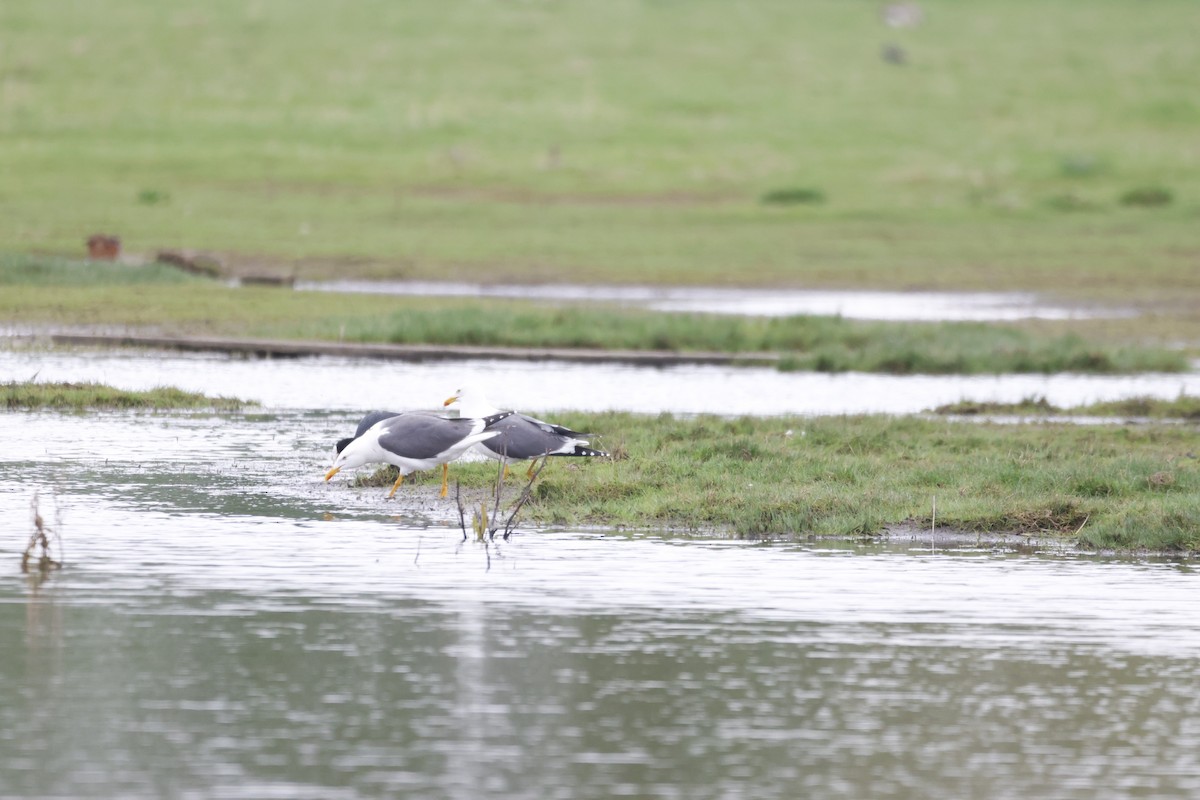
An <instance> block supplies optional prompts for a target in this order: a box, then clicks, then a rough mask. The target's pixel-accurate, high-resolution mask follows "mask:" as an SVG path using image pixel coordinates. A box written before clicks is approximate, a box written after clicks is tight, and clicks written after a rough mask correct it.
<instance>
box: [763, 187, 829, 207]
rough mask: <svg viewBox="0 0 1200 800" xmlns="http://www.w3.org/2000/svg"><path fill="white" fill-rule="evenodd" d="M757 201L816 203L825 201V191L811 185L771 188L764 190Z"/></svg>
mask: <svg viewBox="0 0 1200 800" xmlns="http://www.w3.org/2000/svg"><path fill="white" fill-rule="evenodd" d="M759 202H760V203H762V204H763V205H768V206H800V205H816V204H819V203H824V202H825V193H824V192H822V191H821V190H820V189H813V188H811V187H795V188H790V189H772V190H771V191H769V192H764V193H763V195H762V197H760V198H759Z"/></svg>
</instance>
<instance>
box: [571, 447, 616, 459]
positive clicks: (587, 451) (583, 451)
mask: <svg viewBox="0 0 1200 800" xmlns="http://www.w3.org/2000/svg"><path fill="white" fill-rule="evenodd" d="M563 455H567V456H603V457H606V458H607V457H608V453H606V452H604V451H603V450H593V449H592V448H590V447H584V446H583V445H581V444H577V445H575V450H574V451H573V452H571V453H563Z"/></svg>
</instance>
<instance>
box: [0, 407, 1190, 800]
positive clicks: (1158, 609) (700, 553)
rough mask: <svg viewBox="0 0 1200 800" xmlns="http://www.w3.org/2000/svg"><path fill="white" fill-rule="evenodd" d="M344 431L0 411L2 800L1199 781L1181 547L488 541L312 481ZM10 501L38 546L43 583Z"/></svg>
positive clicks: (805, 792)
mask: <svg viewBox="0 0 1200 800" xmlns="http://www.w3.org/2000/svg"><path fill="white" fill-rule="evenodd" d="M355 417H356V415H355V414H352V413H340V414H338V413H334V414H328V413H323V412H314V411H299V410H288V409H279V410H274V411H269V412H265V413H262V414H252V415H232V416H225V417H221V416H212V415H207V414H193V415H179V414H172V415H156V414H142V415H139V414H130V413H108V414H98V415H88V416H75V415H60V414H50V413H11V412H9V413H0V441H4V442H5V443H6V448H5V457H4V459H3V461H2V462H0V518H2V519H4V520H5V525H4V533H3V534H2V535H0V691H2V693H3V697H4V698H5V700H4V703H2V704H0V797H23V798H41V797H126V798H141V797H147V798H160V797H206V798H209V797H215V798H262V797H288V798H359V797H379V796H414V797H434V798H437V797H447V798H459V797H461V798H476V797H504V798H543V797H551V798H554V797H562V798H609V797H614V796H617V797H620V796H627V797H638V798H643V797H654V798H683V797H686V798H767V799H768V800H769V799H770V798H793V797H804V796H813V797H823V798H824V797H829V798H863V797H872V798H916V797H922V798H924V797H979V798H1010V797H1011V798H1029V797H1054V798H1081V799H1082V798H1088V799H1089V800H1091V799H1092V798H1124V797H1164V798H1165V797H1192V796H1196V793H1197V792H1198V791H1200V759H1198V756H1197V753H1200V722H1198V720H1200V697H1198V696H1197V693H1196V691H1195V687H1196V685H1197V679H1198V678H1200V583H1198V578H1197V576H1196V574H1195V573H1194V570H1193V568H1192V567H1191V566H1190V565H1186V564H1174V563H1169V562H1153V561H1146V562H1139V561H1133V560H1103V559H1095V558H1084V557H1079V556H1071V555H1063V554H1061V553H1059V554H1054V553H1043V554H1038V553H1036V552H1034V553H1033V554H1023V555H1016V554H1013V553H1009V552H1002V551H991V550H986V549H971V550H958V551H945V550H931V548H930V547H929V545H928V544H927V543H923V542H920V541H915V542H911V543H905V544H901V545H896V546H882V545H874V546H871V545H836V546H835V545H825V544H819V543H809V544H761V543H758V544H756V543H746V542H737V541H722V540H693V539H685V538H672V537H670V536H662V535H659V536H654V535H626V534H618V533H612V532H598V531H555V532H539V533H532V532H525V533H520V534H518V535H516V536H515V537H513V539H511V540H510V541H508V542H497V543H495V544H492V545H489V546H487V547H486V549H485V547H484V546H483V545H480V544H478V543H476V542H474V541H469V542H463V540H462V535H461V533H460V532H459V530H458V527H457V514H456V512H455V511H454V509H453V507H452V505H453V504H452V503H448V502H446V501H440V500H429V501H423V502H416V503H413V502H406V503H402V504H397V503H395V502H388V501H386V500H384V498H383V495H384V490H382V489H372V490H362V491H359V490H353V489H350V488H348V487H347V484H346V483H345V482H343V481H342V480H341V479H340V478H339V479H335V481H334V482H332V483H330V484H326V483H324V482H323V481H322V479H321V473H322V471H323V469H324V467H325V466H326V464H327V462H328V459H329V457H330V455H331V447H330V445H331V442H332V441H333V440H334V439H335V438H336V437H337V436H339V435H342V434H343V432H344V431H345V430H346V429H347V428H349V427H352V426H353V424H354V421H355ZM404 488H406V487H402V491H403V489H404ZM35 491H37V492H40V499H39V508H40V510H41V512H42V514H43V515H44V516H45V517H46V519H47V520H48V521H49V522H50V523H51V524H52V525H54V526H56V527H57V528H58V529H59V530H60V531H61V533H62V538H63V544H64V555H65V559H66V561H67V568H66V569H65V570H63V571H62V572H60V573H57V574H53V575H52V576H50V577H49V579H48V580H46V581H45V582H43V583H37V582H33V581H31V580H29V579H27V578H26V577H24V576H22V575H21V574H20V573H19V572H18V570H17V564H18V563H19V554H20V550H21V549H22V547H23V546H24V539H25V537H26V536H27V535H28V532H29V531H30V530H31V529H32V525H31V523H30V522H29V519H30V503H31V501H32V498H33V495H34V492H35ZM5 564H7V565H8V566H7V567H4V566H3V565H5Z"/></svg>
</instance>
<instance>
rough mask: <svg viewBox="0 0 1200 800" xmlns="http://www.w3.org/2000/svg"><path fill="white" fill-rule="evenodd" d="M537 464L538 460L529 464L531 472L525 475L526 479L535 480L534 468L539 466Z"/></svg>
mask: <svg viewBox="0 0 1200 800" xmlns="http://www.w3.org/2000/svg"><path fill="white" fill-rule="evenodd" d="M537 462H538V460H537V459H536V458H535V459H534V460H533V461H530V462H529V471H528V472H526V473H525V477H526V478H529V479H530V480H533V468H534V467H536V466H537Z"/></svg>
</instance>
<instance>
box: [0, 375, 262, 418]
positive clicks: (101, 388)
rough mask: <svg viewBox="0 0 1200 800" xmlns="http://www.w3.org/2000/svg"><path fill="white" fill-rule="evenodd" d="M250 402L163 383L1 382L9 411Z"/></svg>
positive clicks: (0, 396) (233, 406)
mask: <svg viewBox="0 0 1200 800" xmlns="http://www.w3.org/2000/svg"><path fill="white" fill-rule="evenodd" d="M247 405H250V404H249V403H247V402H245V401H243V400H237V399H235V398H232V397H209V396H207V395H204V394H200V393H198V392H185V391H183V390H182V389H176V388H173V387H169V386H160V387H158V388H156V389H150V390H148V391H127V390H125V389H115V388H113V387H112V386H106V385H104V384H102V383H61V382H34V381H20V382H19V381H8V382H6V383H0V409H6V410H9V411H24V410H35V409H52V410H55V411H83V410H88V409H115V410H125V409H137V410H152V411H167V410H172V411H174V410H179V409H215V410H217V411H238V410H240V409H242V408H244V407H246V406H247Z"/></svg>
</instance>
